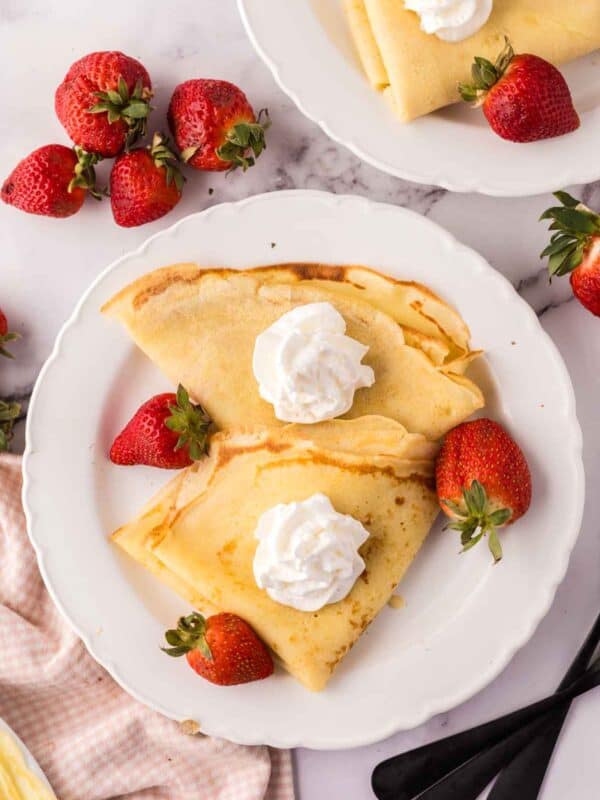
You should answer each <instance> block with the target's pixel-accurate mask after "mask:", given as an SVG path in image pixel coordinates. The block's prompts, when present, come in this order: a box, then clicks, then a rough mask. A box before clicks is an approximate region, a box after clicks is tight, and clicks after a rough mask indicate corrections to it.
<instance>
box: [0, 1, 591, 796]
mask: <svg viewBox="0 0 600 800" xmlns="http://www.w3.org/2000/svg"><path fill="white" fill-rule="evenodd" d="M97 49H122V50H124V51H125V52H127V53H130V54H132V55H135V56H136V57H139V58H141V59H142V61H144V63H145V64H146V66H147V67H148V69H149V70H150V72H151V74H152V76H153V80H154V82H155V86H156V102H155V105H156V111H155V113H154V116H153V119H152V123H153V124H158V122H159V120H160V119H162V118H164V111H165V108H166V104H167V102H168V98H169V96H170V93H171V91H172V89H173V87H174V86H175V85H176V83H178V82H179V81H181V80H184V79H186V78H190V77H199V76H206V77H223V78H227V79H230V80H232V81H234V82H237V83H240V84H241V85H242V86H243V87H244V89H245V90H246V91H247V93H248V95H249V97H250V98H251V100H252V102H253V103H254V105H255V107H256V108H261V107H268V109H269V111H270V113H271V116H272V119H273V127H272V129H271V131H270V132H269V145H268V150H267V151H266V152H265V154H264V155H263V156H262V157H261V159H260V161H259V163H258V164H257V166H256V167H255V168H253V169H252V170H250V171H249V172H248V173H247V174H246V175H242V174H241V173H240V174H234V175H232V176H231V177H227V178H226V177H225V176H224V175H197V174H190V173H189V172H188V178H189V180H188V183H187V185H186V189H185V194H184V198H183V200H182V202H181V203H180V204H179V206H178V207H177V208H176V209H175V211H174V212H173V213H172V214H170V215H169V216H168V217H166V218H165V219H163V220H159V221H157V222H156V223H153V224H151V225H146V226H144V227H142V228H138V229H131V230H124V229H118V228H117V227H116V226H114V224H113V223H112V219H111V215H110V209H109V207H108V204H107V203H104V204H103V206H102V207H96V205H95V204H93V203H91V202H90V201H88V202H87V203H86V205H85V207H84V209H83V210H82V212H81V213H80V214H78V215H77V216H76V217H73V218H71V219H69V220H64V221H54V220H45V219H41V218H35V217H29V216H27V215H24V214H19V213H18V212H16V211H14V210H13V209H9V208H7V207H5V206H2V207H0V241H1V242H2V254H1V256H0V307H2V308H3V309H4V310H5V311H6V312H7V314H8V315H9V317H10V318H11V321H12V323H13V327H14V328H15V329H16V330H18V331H19V332H20V333H21V334H22V336H23V338H22V340H21V341H20V342H18V343H16V344H15V346H14V347H13V348H12V349H13V350H14V352H15V355H16V356H17V358H16V359H15V361H14V362H6V363H4V362H3V363H2V364H0V395H2V396H11V397H14V398H15V399H18V400H20V401H22V402H23V405H24V408H26V405H27V398H28V396H29V394H30V393H31V389H32V386H33V382H34V380H35V378H36V376H37V374H38V372H39V370H40V367H41V365H42V363H43V362H44V360H45V359H46V358H47V356H48V354H49V352H50V349H51V347H52V343H53V341H54V338H55V336H56V334H57V332H58V330H59V328H60V326H61V325H62V323H63V322H64V320H65V319H66V318H67V316H68V315H69V314H70V313H71V311H72V309H73V307H74V305H75V303H76V301H77V299H78V298H79V296H80V295H81V294H82V292H83V291H84V290H85V288H86V287H87V286H88V285H89V283H90V282H91V281H92V280H93V279H94V278H95V277H96V275H97V274H98V273H99V272H100V270H101V269H103V268H104V267H105V266H106V265H107V264H108V263H110V261H112V260H113V259H115V258H117V257H118V256H120V255H122V254H123V253H125V252H127V251H129V250H131V249H133V248H135V247H137V246H138V245H139V244H140V243H141V242H143V241H144V240H145V239H146V238H147V237H148V236H150V235H151V234H153V233H155V232H156V231H158V230H161V229H162V228H163V227H165V226H166V225H169V224H171V223H172V222H175V221H176V220H177V219H180V218H181V217H183V216H185V215H187V214H189V213H191V212H193V211H198V210H200V209H202V208H206V207H208V206H209V205H213V204H215V203H219V202H223V201H227V200H235V199H239V198H243V197H247V196H250V195H252V194H255V193H258V192H265V191H277V190H281V189H291V188H309V189H323V190H326V191H331V192H335V193H350V194H360V195H364V196H367V197H370V198H372V199H374V200H379V201H384V202H388V203H393V204H396V205H401V206H406V207H408V208H412V209H414V210H415V211H417V212H419V213H421V214H426V215H427V216H429V217H430V218H431V219H432V220H434V221H436V222H438V223H439V224H441V225H443V226H444V227H446V228H447V229H448V230H450V231H451V232H452V233H454V234H455V235H456V236H457V237H458V238H459V239H460V240H461V241H463V242H465V243H466V244H468V245H470V246H472V247H474V248H475V249H476V250H478V251H479V252H481V253H482V255H483V256H484V257H485V258H486V259H487V260H488V261H489V262H490V263H491V264H493V266H495V267H496V268H497V269H498V270H500V271H501V272H502V273H503V274H505V275H506V276H507V278H508V279H509V280H510V281H511V282H512V283H513V285H514V286H515V287H516V289H517V291H518V292H519V293H520V294H521V295H522V296H523V298H524V299H525V300H526V301H527V302H528V303H530V304H531V306H532V307H533V308H534V309H535V311H536V312H537V314H538V315H539V316H540V318H541V321H542V324H543V326H544V328H545V329H546V330H547V331H548V333H549V334H550V335H551V337H552V338H553V339H554V341H555V342H556V344H557V346H558V347H559V349H560V351H561V353H562V355H563V357H564V359H565V361H566V363H567V366H568V368H569V370H570V373H571V376H572V379H573V383H574V386H575V391H576V395H577V403H578V414H579V417H580V420H581V423H582V427H583V430H584V439H585V464H586V471H587V483H588V501H587V505H586V512H585V519H584V525H583V529H582V534H581V537H580V539H579V542H578V544H577V547H576V549H575V552H574V554H573V557H572V560H571V564H570V567H569V572H568V574H567V577H566V579H565V581H564V582H563V584H562V585H561V587H560V589H559V591H558V594H557V597H556V600H555V602H554V605H553V607H552V610H551V612H550V613H549V614H548V616H547V617H546V618H545V620H544V621H543V622H542V624H541V625H540V627H539V629H538V631H537V632H536V634H535V636H534V637H533V639H532V640H531V642H530V643H529V644H528V645H527V646H526V647H525V648H523V650H522V651H520V652H519V653H518V654H517V656H516V657H515V659H514V660H513V661H512V662H511V664H510V665H509V667H507V669H506V670H505V671H504V673H503V674H502V675H501V676H500V677H499V678H498V679H497V680H496V681H495V682H494V683H493V684H492V685H491V686H490V687H488V688H487V689H486V690H485V691H483V692H481V693H480V694H479V695H478V696H477V697H475V698H474V699H473V700H471V701H470V702H468V703H466V704H464V705H463V706H461V707H459V708H457V709H454V710H453V711H451V712H449V713H448V714H444V715H441V716H439V717H436V718H434V719H433V720H431V721H430V722H428V723H427V724H426V725H423V726H421V727H420V728H418V729H416V730H414V731H410V732H405V733H400V734H397V735H396V736H393V737H391V738H390V739H388V740H387V741H385V742H381V743H379V744H377V745H373V746H371V747H367V748H360V749H359V750H356V751H353V752H351V753H347V752H346V753H345V752H338V753H336V752H333V753H319V752H310V751H299V752H298V754H297V778H298V787H299V796H300V800H326V799H327V800H331V798H334V799H335V800H337V799H338V798H344V800H364V798H369V797H371V796H372V795H371V792H370V788H369V779H370V772H371V770H372V768H373V766H374V765H375V763H377V761H378V760H380V759H381V758H384V757H386V756H388V755H392V754H393V753H395V752H398V751H399V750H402V749H406V748H409V747H413V746H416V745H418V744H422V743H424V742H426V741H429V740H431V739H433V738H435V737H437V736H439V735H441V734H447V733H450V732H452V731H456V730H460V729H461V728H463V727H465V726H467V725H470V724H474V723H475V722H479V721H483V720H484V719H486V718H488V717H491V716H494V715H496V714H499V713H501V712H504V711H506V710H508V709H510V708H514V707H516V706H517V705H518V704H520V703H524V702H527V701H530V700H532V699H534V698H536V697H539V696H541V695H542V694H543V693H545V692H547V691H548V690H550V689H551V688H552V687H553V686H554V684H555V683H557V682H558V679H559V677H560V674H561V672H562V671H563V670H564V668H565V667H566V665H567V663H568V661H569V659H570V656H571V655H572V654H573V653H574V651H575V650H576V649H577V646H578V645H579V643H580V641H581V640H582V638H583V636H584V634H585V632H586V630H587V628H588V626H589V625H590V624H591V621H592V618H593V616H595V613H596V612H597V610H598V608H599V607H600V578H599V577H598V576H599V575H600V542H599V530H598V526H599V522H598V521H599V520H600V497H599V496H598V492H597V490H596V487H597V484H598V480H599V479H600V415H599V414H598V398H599V397H600V370H598V364H599V363H600V328H599V325H600V323H599V322H598V320H596V319H594V318H593V317H592V316H591V315H590V314H588V313H586V312H585V311H584V310H583V309H582V308H581V307H580V306H579V304H578V303H577V302H576V301H574V300H573V299H572V295H571V292H570V287H569V283H568V281H567V280H556V281H553V283H552V284H549V282H548V279H547V274H546V271H545V267H544V264H543V263H542V262H541V261H540V260H539V257H538V254H539V252H540V251H541V249H542V248H543V246H544V244H545V241H546V238H547V233H546V227H545V225H544V224H541V223H538V222H537V219H538V217H539V215H540V213H541V212H542V211H543V210H544V209H545V208H546V207H547V206H548V205H550V204H551V201H552V198H551V197H550V195H546V196H539V197H531V198H520V199H515V200H511V199H494V198H489V197H481V196H478V195H460V194H453V193H450V192H447V191H444V190H442V189H439V188H436V187H432V186H419V185H416V184H412V183H408V182H406V181H402V180H398V179H396V178H392V177H390V176H387V175H385V174H383V173H381V172H378V171H377V170H375V169H374V168H373V167H370V166H368V165H367V164H364V163H362V162H361V161H359V160H358V159H357V158H356V157H355V156H354V155H352V154H351V153H350V152H348V151H347V150H345V149H344V148H342V147H340V146H338V145H337V144H335V143H334V142H332V141H331V140H329V139H328V138H327V137H326V136H325V134H324V133H322V131H321V130H320V129H319V128H317V127H316V126H315V125H314V124H313V123H312V122H309V121H308V120H306V119H305V118H304V117H303V116H302V115H301V114H300V113H299V112H298V111H297V109H296V108H295V107H294V106H293V104H292V103H291V102H290V101H289V100H288V99H287V97H286V96H285V95H284V94H283V93H282V92H281V91H280V90H279V89H278V87H277V86H276V84H275V82H274V81H273V79H272V77H271V75H270V73H269V72H268V70H267V69H266V68H265V67H264V65H263V64H262V63H261V62H260V60H259V59H258V57H257V56H256V55H255V53H254V51H253V50H252V48H251V46H250V44H249V42H248V40H247V38H246V36H245V33H244V31H243V28H242V26H241V23H240V21H239V19H238V15H237V11H236V8H235V4H234V2H233V0H224V2H220V3H217V2H215V0H173V2H172V3H170V4H168V8H166V7H165V6H164V4H163V5H161V6H159V4H158V2H154V1H153V2H142V0H132V2H129V3H126V4H125V3H119V2H117V1H116V0H104V2H103V3H102V8H101V11H100V10H99V8H98V4H97V3H94V2H92V0H78V2H75V0H62V1H61V2H60V3H56V2H52V0H0V67H1V69H2V74H3V75H4V76H10V80H8V79H5V80H4V81H3V82H2V84H0V104H1V107H2V109H3V113H2V115H0V170H1V172H2V177H4V175H5V174H7V173H8V171H9V170H10V168H11V167H12V166H13V165H14V164H15V163H16V162H17V161H18V159H19V158H20V157H22V156H23V155H24V154H25V153H27V152H29V151H30V150H32V149H33V148H34V147H37V146H40V145H42V144H45V143H49V142H53V141H57V142H65V141H66V139H65V136H64V134H63V132H62V129H61V127H60V125H59V124H58V122H57V121H56V120H55V118H54V116H53V111H52V97H53V92H54V89H55V87H56V85H57V84H58V83H59V81H60V79H61V78H62V76H63V75H64V73H65V71H66V69H67V67H68V66H69V64H70V63H71V61H73V60H74V59H75V58H76V57H78V56H79V55H81V54H83V53H85V52H88V51H91V50H97ZM23 53H27V54H28V57H27V58H23ZM332 102H334V99H332ZM107 169H108V165H102V166H101V168H100V169H99V174H100V178H101V179H102V178H104V179H105V178H106V175H107ZM557 188H562V187H557ZM572 188H573V191H574V192H576V193H579V194H580V195H581V196H582V198H583V200H584V201H585V202H586V203H588V204H590V205H592V206H595V207H597V208H600V183H596V184H591V185H589V186H584V187H572ZM210 189H212V190H213V192H212V193H209V190H210ZM18 427H19V430H18V432H17V436H16V437H15V447H16V448H17V449H18V448H20V447H22V444H23V432H22V427H23V426H22V425H20V426H18ZM558 535H560V531H559V530H552V531H548V536H549V537H550V536H558ZM599 740H600V693H596V695H592V696H588V697H586V698H585V699H583V700H581V701H579V702H578V703H577V704H576V706H575V708H574V710H573V712H572V713H571V715H570V717H569V722H568V725H567V728H566V732H565V735H564V736H563V737H562V739H561V745H560V749H559V752H558V755H557V757H556V759H555V760H554V762H553V764H552V768H551V772H550V778H549V781H548V782H547V784H546V786H545V788H544V791H543V795H542V800H565V798H569V800H590V798H591V797H593V796H595V795H596V793H597V786H598V781H599V779H600V774H599V772H598V766H597V757H596V754H595V746H594V744H593V743H594V742H595V743H597V742H598V741H599Z"/></svg>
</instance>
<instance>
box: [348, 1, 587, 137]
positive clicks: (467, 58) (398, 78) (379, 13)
mask: <svg viewBox="0 0 600 800" xmlns="http://www.w3.org/2000/svg"><path fill="white" fill-rule="evenodd" d="M344 1H345V7H346V12H347V16H348V21H349V25H350V29H351V32H352V36H353V38H354V41H355V44H356V48H357V50H358V53H359V56H360V59H361V61H362V64H363V67H364V70H365V72H366V74H367V77H368V79H369V81H370V82H371V84H372V85H373V86H374V87H375V88H376V89H377V90H379V91H382V92H384V94H385V95H386V97H388V99H389V100H390V101H391V104H392V106H393V108H394V111H395V112H396V114H397V115H398V116H399V117H400V119H401V120H403V121H408V120H412V119H415V118H416V117H420V116H422V115H423V114H428V113H429V112H430V111H434V110H435V109H437V108H441V107H443V106H446V105H449V104H450V103H454V102H457V101H458V100H459V99H460V98H459V95H458V90H457V87H458V84H459V82H462V81H468V80H469V78H470V74H471V64H472V63H473V58H474V57H475V56H483V57H485V58H488V59H490V60H491V61H495V60H496V58H497V56H498V54H499V52H500V50H501V49H502V47H503V45H504V37H505V36H508V37H509V39H510V41H511V43H512V45H513V47H514V49H515V52H517V53H534V54H535V55H538V56H540V57H542V58H545V59H547V60H548V61H550V62H551V63H553V64H561V63H563V62H566V61H571V60H573V59H575V58H578V57H579V56H582V55H585V54H586V53H590V52H592V51H593V50H596V49H597V48H599V47H600V3H599V2H598V0H575V1H574V2H565V0H494V6H493V10H492V13H491V15H490V18H489V19H488V21H487V23H486V24H485V25H484V26H483V27H482V28H481V29H480V30H479V31H478V32H477V33H475V34H473V36H470V37H468V38H467V39H463V40H462V41H460V42H444V41H442V40H441V39H439V38H438V37H437V36H435V35H433V34H427V33H425V32H424V31H422V30H421V27H420V21H419V17H418V15H417V14H416V13H415V12H413V11H407V10H406V9H405V7H404V3H403V0H344Z"/></svg>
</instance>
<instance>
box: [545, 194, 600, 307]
mask: <svg viewBox="0 0 600 800" xmlns="http://www.w3.org/2000/svg"><path fill="white" fill-rule="evenodd" d="M554 196H555V197H556V198H557V199H558V200H559V201H560V202H561V203H562V206H554V207H553V208H549V209H547V210H546V211H544V213H543V214H542V216H541V217H540V219H550V220H552V223H551V225H550V230H551V231H554V233H553V234H552V237H551V238H550V244H549V245H548V247H546V248H545V249H544V250H543V251H542V254H541V256H540V258H545V257H546V256H548V271H549V272H550V279H552V276H554V275H567V274H568V275H570V280H571V287H572V289H573V294H574V295H575V297H576V298H577V299H578V300H579V302H580V303H581V305H582V306H584V307H585V308H587V309H588V311H591V312H592V314H595V315H596V316H597V317H600V214H596V212H595V211H592V210H591V209H590V208H588V207H587V206H585V205H584V204H583V203H580V202H579V200H576V199H575V198H574V197H571V195H570V194H567V193H566V192H555V193H554Z"/></svg>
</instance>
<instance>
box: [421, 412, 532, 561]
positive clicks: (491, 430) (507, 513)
mask: <svg viewBox="0 0 600 800" xmlns="http://www.w3.org/2000/svg"><path fill="white" fill-rule="evenodd" d="M436 485H437V494H438V499H439V502H440V505H441V507H442V510H443V511H444V512H445V513H446V514H447V515H448V516H449V517H450V518H451V519H453V520H454V522H453V523H452V524H451V525H450V526H449V527H450V528H452V529H453V530H457V531H460V533H461V543H462V545H463V552H464V551H465V550H469V549H470V548H471V547H473V545H475V544H477V542H478V541H479V540H480V539H481V538H483V536H485V535H486V534H487V535H488V545H489V548H490V550H491V552H492V555H493V556H494V561H499V560H500V559H501V558H502V548H501V546H500V540H499V538H498V531H497V529H498V528H501V527H503V526H504V525H510V524H511V523H513V522H516V520H518V519H519V517H522V516H523V514H524V513H525V512H526V511H527V509H528V508H529V504H530V503H531V475H530V473H529V467H528V465H527V461H526V460H525V456H524V455H523V453H522V451H521V449H520V448H519V446H518V445H517V443H516V442H515V441H514V439H512V438H511V436H509V434H508V433H507V432H506V431H505V430H504V428H503V427H502V426H501V425H499V424H498V423H497V422H494V421H493V420H491V419H477V420H474V421H473V422H464V423H462V424H461V425H458V426H457V427H456V428H453V429H452V430H451V431H450V433H448V435H447V436H446V438H445V440H444V443H443V445H442V448H441V450H440V453H439V455H438V459H437V463H436Z"/></svg>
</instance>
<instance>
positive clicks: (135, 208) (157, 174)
mask: <svg viewBox="0 0 600 800" xmlns="http://www.w3.org/2000/svg"><path fill="white" fill-rule="evenodd" d="M183 182H184V178H183V175H182V174H181V172H180V171H179V168H178V166H177V157H176V155H175V154H174V153H173V152H172V151H171V150H170V149H169V145H168V142H167V140H166V139H165V138H164V137H163V136H162V134H160V133H155V134H154V138H153V139H152V144H151V145H150V147H139V148H137V149H135V150H129V152H127V153H123V154H122V155H120V156H119V157H118V158H117V160H116V161H115V163H114V164H113V168H112V170H111V173H110V204H111V208H112V212H113V217H114V218H115V222H116V223H117V225H121V226H122V227H124V228H132V227H134V226H136V225H145V224H146V223H147V222H153V221H154V220H155V219H159V218H160V217H164V215H165V214H168V213H169V211H171V209H173V208H175V206H176V205H177V203H178V202H179V201H180V200H181V190H182V188H183Z"/></svg>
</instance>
